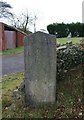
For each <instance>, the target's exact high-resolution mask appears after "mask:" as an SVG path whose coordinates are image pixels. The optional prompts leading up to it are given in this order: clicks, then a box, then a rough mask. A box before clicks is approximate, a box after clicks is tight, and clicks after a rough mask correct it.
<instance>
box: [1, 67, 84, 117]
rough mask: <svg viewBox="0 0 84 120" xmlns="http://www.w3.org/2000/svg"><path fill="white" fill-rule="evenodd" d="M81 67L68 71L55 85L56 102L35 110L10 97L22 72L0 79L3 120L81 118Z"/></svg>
mask: <svg viewBox="0 0 84 120" xmlns="http://www.w3.org/2000/svg"><path fill="white" fill-rule="evenodd" d="M81 70H82V67H81V65H79V66H78V67H76V68H74V69H72V70H70V71H69V72H68V73H67V74H66V77H65V79H64V80H63V81H60V82H58V83H57V102H56V104H54V105H49V106H41V107H37V108H31V107H25V104H24V102H23V100H22V99H15V98H14V97H12V91H13V89H15V88H16V87H17V86H19V85H20V83H21V82H22V81H23V79H24V72H22V73H15V74H11V75H7V76H3V78H2V113H3V114H2V116H3V118H54V119H59V118H60V119H63V118H64V119H65V118H73V119H75V118H78V119H79V118H82V111H83V110H84V107H83V106H82V71H81Z"/></svg>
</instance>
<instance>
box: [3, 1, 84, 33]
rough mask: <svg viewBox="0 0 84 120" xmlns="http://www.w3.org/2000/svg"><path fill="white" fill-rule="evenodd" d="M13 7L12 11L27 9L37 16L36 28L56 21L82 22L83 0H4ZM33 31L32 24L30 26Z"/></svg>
mask: <svg viewBox="0 0 84 120" xmlns="http://www.w3.org/2000/svg"><path fill="white" fill-rule="evenodd" d="M4 1H6V2H7V3H9V4H10V5H11V6H12V7H13V12H14V13H15V14H19V13H20V11H21V12H22V11H23V10H26V9H27V10H28V11H29V12H30V13H32V15H34V14H36V15H37V17H38V20H37V23H36V30H40V29H46V27H47V25H49V24H51V23H56V22H59V23H61V22H64V23H71V22H82V1H83V0H4ZM30 29H31V30H32V31H33V26H31V28H30Z"/></svg>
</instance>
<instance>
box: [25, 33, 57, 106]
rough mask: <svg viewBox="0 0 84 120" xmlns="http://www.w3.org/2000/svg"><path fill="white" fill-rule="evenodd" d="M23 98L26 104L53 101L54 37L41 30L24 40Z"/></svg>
mask: <svg viewBox="0 0 84 120" xmlns="http://www.w3.org/2000/svg"><path fill="white" fill-rule="evenodd" d="M24 61H25V96H26V97H25V99H26V103H27V105H32V106H33V105H34V106H35V105H39V104H44V103H55V99H56V38H55V36H53V35H50V34H46V33H43V32H36V33H33V34H30V35H28V36H27V37H26V38H25V40H24Z"/></svg>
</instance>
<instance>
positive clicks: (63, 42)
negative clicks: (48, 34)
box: [57, 37, 82, 44]
mask: <svg viewBox="0 0 84 120" xmlns="http://www.w3.org/2000/svg"><path fill="white" fill-rule="evenodd" d="M81 39H82V38H81V37H79V38H57V41H58V42H60V43H61V44H65V43H66V42H67V41H68V40H72V43H74V44H75V43H78V42H79V41H80V40H81Z"/></svg>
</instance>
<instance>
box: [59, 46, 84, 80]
mask: <svg viewBox="0 0 84 120" xmlns="http://www.w3.org/2000/svg"><path fill="white" fill-rule="evenodd" d="M79 64H84V49H81V47H80V46H79V45H72V46H68V47H67V48H66V49H65V50H58V51H57V78H58V81H60V80H62V79H64V78H63V77H64V75H65V73H66V72H67V71H68V70H70V69H71V68H73V67H75V66H77V65H79Z"/></svg>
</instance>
